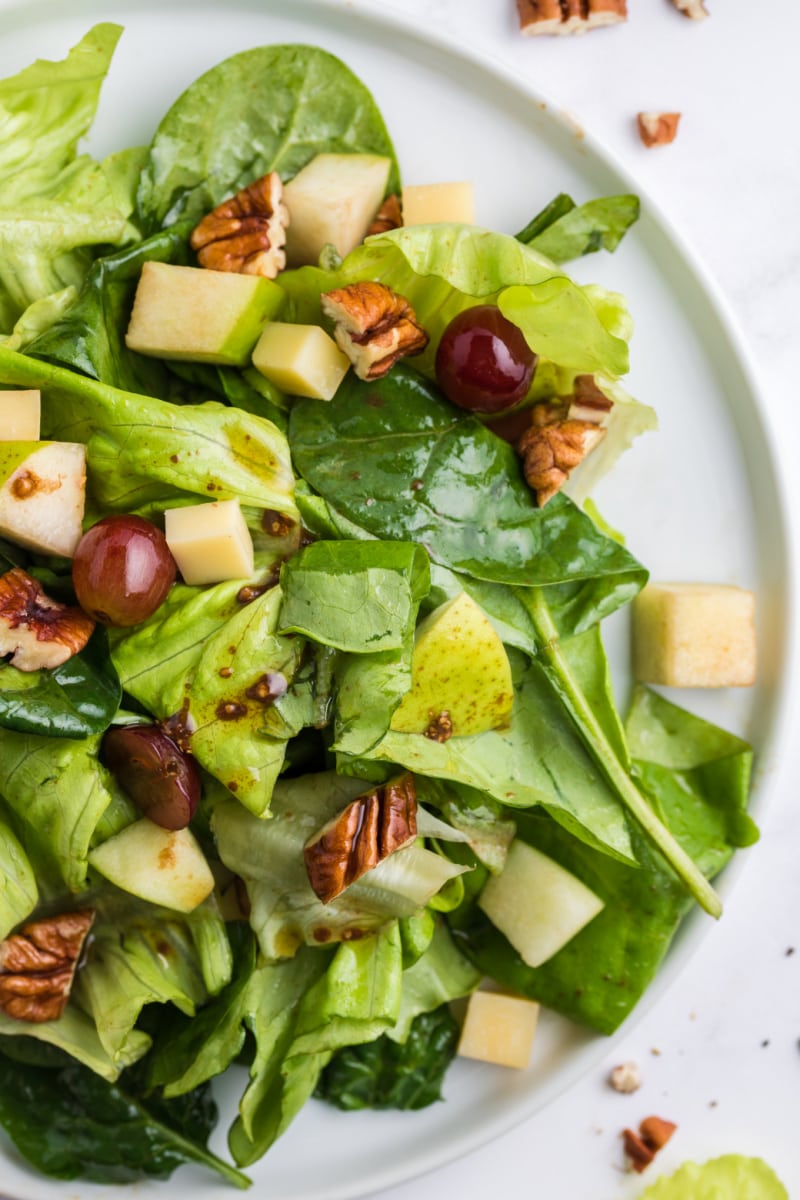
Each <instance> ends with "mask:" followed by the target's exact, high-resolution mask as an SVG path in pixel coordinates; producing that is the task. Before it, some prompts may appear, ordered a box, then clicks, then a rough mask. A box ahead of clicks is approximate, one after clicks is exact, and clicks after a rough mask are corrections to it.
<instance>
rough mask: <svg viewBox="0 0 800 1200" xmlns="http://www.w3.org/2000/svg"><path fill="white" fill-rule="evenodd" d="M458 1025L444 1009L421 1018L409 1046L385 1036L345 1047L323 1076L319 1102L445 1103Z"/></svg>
mask: <svg viewBox="0 0 800 1200" xmlns="http://www.w3.org/2000/svg"><path fill="white" fill-rule="evenodd" d="M458 1035H459V1028H458V1022H457V1021H456V1020H455V1019H454V1017H453V1016H452V1015H451V1013H450V1009H449V1008H448V1007H447V1005H446V1004H443V1005H442V1006H441V1007H440V1008H437V1009H434V1011H433V1012H429V1013H420V1014H419V1016H417V1017H415V1018H414V1020H413V1021H412V1023H411V1028H410V1030H409V1033H408V1038H407V1039H406V1041H405V1042H403V1043H400V1042H395V1041H392V1039H391V1038H389V1037H387V1036H386V1034H384V1035H383V1036H382V1037H379V1038H378V1039H377V1040H376V1041H374V1042H367V1043H366V1044H365V1045H362V1046H346V1047H345V1048H344V1049H343V1050H338V1051H337V1052H336V1054H334V1056H333V1058H332V1059H331V1061H330V1063H329V1064H328V1066H327V1067H326V1068H325V1070H324V1071H323V1072H322V1075H321V1077H320V1080H319V1083H318V1085H317V1090H316V1092H315V1093H314V1094H315V1095H316V1096H317V1097H318V1098H319V1099H321V1100H327V1101H328V1103H329V1104H335V1105H336V1107H337V1108H343V1109H349V1110H352V1109H358V1108H402V1109H417V1108H426V1107H427V1106H428V1105H429V1104H433V1103H434V1101H436V1100H440V1099H441V1094H442V1080H443V1079H444V1075H445V1072H446V1071H447V1068H448V1067H449V1065H450V1063H451V1062H452V1060H453V1058H454V1056H455V1053H456V1047H457V1046H458Z"/></svg>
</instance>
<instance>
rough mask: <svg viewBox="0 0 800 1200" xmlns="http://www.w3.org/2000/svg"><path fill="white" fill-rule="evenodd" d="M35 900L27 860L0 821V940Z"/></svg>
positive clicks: (34, 885) (36, 892)
mask: <svg viewBox="0 0 800 1200" xmlns="http://www.w3.org/2000/svg"><path fill="white" fill-rule="evenodd" d="M38 899H39V889H38V888H37V886H36V876H35V874H34V871H33V867H32V866H31V862H30V859H29V858H28V856H27V854H26V853H25V851H24V850H23V848H22V846H21V845H20V842H19V839H18V838H17V837H16V835H15V834H14V831H13V830H12V829H10V828H9V826H8V825H6V823H5V821H0V941H2V940H3V938H6V937H8V935H9V933H10V932H11V930H12V929H13V928H14V926H15V925H18V924H19V923H20V921H24V920H25V918H26V917H28V916H30V914H31V913H32V912H33V910H34V908H35V907H36V903H37V901H38Z"/></svg>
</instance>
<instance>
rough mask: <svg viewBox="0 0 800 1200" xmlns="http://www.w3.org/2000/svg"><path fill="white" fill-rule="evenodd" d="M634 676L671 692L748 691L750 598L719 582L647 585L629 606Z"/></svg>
mask: <svg viewBox="0 0 800 1200" xmlns="http://www.w3.org/2000/svg"><path fill="white" fill-rule="evenodd" d="M633 660H634V662H633V671H634V675H635V677H636V678H637V679H638V680H640V681H641V682H642V683H659V684H665V685H667V686H670V687H695V688H717V687H750V685H751V684H753V683H755V678H756V632H755V596H754V595H753V593H752V592H748V591H746V590H745V589H743V588H738V587H731V586H728V585H726V584H719V583H651V584H648V586H647V587H646V588H644V589H643V591H642V592H641V593H640V594H639V595H638V596H637V597H636V600H635V601H634V605H633Z"/></svg>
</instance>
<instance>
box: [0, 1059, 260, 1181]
mask: <svg viewBox="0 0 800 1200" xmlns="http://www.w3.org/2000/svg"><path fill="white" fill-rule="evenodd" d="M216 1116H217V1114H216V1106H215V1105H214V1103H213V1101H212V1100H211V1097H210V1095H209V1093H208V1091H207V1090H206V1089H202V1090H198V1091H196V1092H193V1093H191V1094H190V1095H189V1096H186V1097H182V1098H181V1099H180V1100H179V1101H164V1100H163V1099H161V1098H158V1097H149V1098H146V1097H144V1096H143V1095H142V1093H141V1091H140V1089H139V1087H138V1086H137V1083H136V1076H135V1074H134V1075H131V1076H125V1075H123V1076H122V1078H121V1079H120V1080H119V1082H117V1083H108V1082H107V1081H106V1080H104V1079H101V1078H100V1076H99V1075H95V1073H94V1072H93V1071H90V1070H88V1069H87V1068H86V1067H82V1066H80V1065H78V1064H77V1063H70V1064H69V1065H67V1066H56V1067H51V1066H39V1065H34V1064H33V1063H24V1062H20V1061H19V1059H18V1058H12V1057H10V1056H7V1055H6V1054H5V1053H0V1123H1V1124H2V1125H3V1127H4V1128H5V1130H6V1132H7V1133H8V1135H9V1137H10V1138H11V1140H12V1141H13V1142H14V1144H15V1145H16V1146H17V1148H18V1150H20V1152H21V1153H22V1154H23V1155H24V1156H25V1157H26V1158H27V1159H28V1161H29V1162H31V1163H33V1165H34V1166H36V1167H37V1168H38V1169H39V1170H40V1171H43V1172H44V1173H45V1174H46V1175H50V1176H53V1177H54V1178H56V1179H77V1178H82V1179H88V1180H91V1181H93V1182H95V1183H128V1182H131V1181H133V1180H136V1179H141V1178H143V1177H145V1176H148V1175H150V1176H155V1178H157V1179H166V1178H168V1177H169V1176H170V1175H171V1174H172V1172H173V1171H174V1170H175V1168H176V1167H179V1166H181V1165H182V1164H183V1163H187V1162H195V1163H198V1164H199V1165H201V1166H205V1167H208V1168H209V1169H210V1170H212V1171H216V1172H217V1173H218V1174H219V1175H221V1176H222V1177H223V1178H224V1179H226V1180H227V1181H228V1182H229V1183H232V1184H234V1185H235V1186H236V1187H239V1188H246V1187H249V1186H250V1180H249V1179H248V1178H247V1176H246V1175H243V1174H242V1172H241V1171H237V1170H236V1169H235V1168H234V1167H232V1166H230V1165H229V1164H228V1163H226V1162H223V1161H222V1159H220V1158H217V1156H216V1155H215V1154H212V1153H211V1152H210V1151H209V1150H208V1149H207V1148H206V1144H205V1143H206V1140H207V1138H208V1135H209V1134H210V1132H211V1130H212V1128H213V1126H214V1124H215V1122H216Z"/></svg>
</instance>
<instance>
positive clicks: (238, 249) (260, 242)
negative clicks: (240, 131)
mask: <svg viewBox="0 0 800 1200" xmlns="http://www.w3.org/2000/svg"><path fill="white" fill-rule="evenodd" d="M288 224H289V211H288V209H287V208H286V205H285V204H284V203H283V184H282V183H281V178H280V175H278V173H277V171H271V172H270V174H269V175H264V176H263V177H262V178H261V179H256V180H255V182H254V183H251V184H248V186H247V187H245V188H242V190H241V191H240V192H237V193H236V195H235V196H232V197H231V198H230V200H225V201H223V203H222V204H218V205H217V207H216V208H215V209H214V211H213V212H210V213H208V215H207V216H205V217H203V219H202V221H201V222H200V224H199V225H198V226H197V227H196V229H195V230H194V232H193V233H192V236H191V239H190V242H191V246H192V249H193V250H195V251H196V252H197V260H198V262H199V263H200V266H201V267H208V268H209V269H210V270H212V271H235V272H237V273H238V274H240V275H263V276H264V277H265V278H267V279H274V278H275V276H276V275H277V274H278V272H279V271H282V270H283V268H284V267H285V266H286V255H285V253H284V251H283V246H284V245H285V243H286V228H287V226H288Z"/></svg>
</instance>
